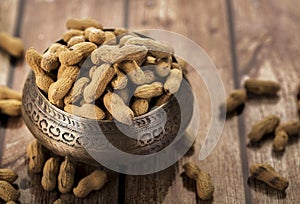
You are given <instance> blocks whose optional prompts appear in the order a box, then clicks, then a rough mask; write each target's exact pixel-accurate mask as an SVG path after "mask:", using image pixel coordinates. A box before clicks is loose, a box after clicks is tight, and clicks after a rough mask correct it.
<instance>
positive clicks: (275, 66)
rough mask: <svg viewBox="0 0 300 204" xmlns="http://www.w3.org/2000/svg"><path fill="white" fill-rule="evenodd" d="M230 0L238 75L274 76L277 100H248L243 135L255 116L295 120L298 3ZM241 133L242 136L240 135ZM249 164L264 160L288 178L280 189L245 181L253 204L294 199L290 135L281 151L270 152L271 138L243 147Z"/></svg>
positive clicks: (299, 162) (299, 150)
mask: <svg viewBox="0 0 300 204" xmlns="http://www.w3.org/2000/svg"><path fill="white" fill-rule="evenodd" d="M232 2H233V10H234V23H235V34H236V44H237V45H236V46H237V59H238V61H239V64H238V70H239V74H240V79H244V78H246V77H255V78H262V79H271V80H276V81H279V82H280V83H281V85H282V91H281V92H280V94H279V96H280V97H279V98H278V99H268V98H265V99H260V100H251V101H250V102H249V103H248V104H247V106H246V109H245V112H244V114H243V115H244V123H245V127H246V128H245V131H246V134H247V133H248V132H249V131H250V130H251V125H252V124H253V123H255V121H257V120H259V119H261V118H262V117H264V116H267V115H269V114H276V115H278V116H280V118H281V121H282V122H287V121H290V120H297V119H298V115H297V108H296V98H295V95H296V86H297V84H298V82H299V71H300V67H299V65H300V59H299V57H298V56H299V54H300V48H299V46H298V45H299V42H300V36H299V33H300V24H299V20H300V15H299V13H300V2H299V1H279V0H278V1H272V2H270V1H251V0H246V1H244V0H237V1H232ZM241 136H245V135H241ZM247 152H248V157H249V164H252V163H255V162H263V163H269V164H271V165H272V166H274V167H275V169H276V170H277V171H279V172H281V173H282V174H283V175H284V176H285V177H287V178H288V180H289V181H290V186H289V187H288V189H287V190H286V194H284V193H281V192H278V191H276V190H272V189H270V188H268V187H267V186H266V185H262V184H261V183H259V182H254V181H250V187H251V194H252V201H253V203H258V202H259V203H299V202H300V195H299V193H298V192H299V187H300V174H299V172H300V142H299V140H298V139H292V140H291V141H290V142H289V145H288V147H287V148H286V151H285V152H284V153H283V154H275V153H274V152H273V151H272V137H269V138H266V139H264V140H263V142H261V143H259V144H258V145H255V146H249V147H248V148H247Z"/></svg>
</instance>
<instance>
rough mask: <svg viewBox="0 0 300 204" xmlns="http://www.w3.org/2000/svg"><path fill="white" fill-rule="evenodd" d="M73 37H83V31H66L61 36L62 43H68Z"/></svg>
mask: <svg viewBox="0 0 300 204" xmlns="http://www.w3.org/2000/svg"><path fill="white" fill-rule="evenodd" d="M75 36H84V31H82V30H76V29H71V30H68V31H66V32H65V33H64V34H63V37H62V39H63V41H65V42H69V40H70V39H71V38H72V37H75Z"/></svg>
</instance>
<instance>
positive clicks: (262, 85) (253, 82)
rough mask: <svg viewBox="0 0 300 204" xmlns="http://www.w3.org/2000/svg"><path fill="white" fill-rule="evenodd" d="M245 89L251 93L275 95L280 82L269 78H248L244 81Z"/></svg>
mask: <svg viewBox="0 0 300 204" xmlns="http://www.w3.org/2000/svg"><path fill="white" fill-rule="evenodd" d="M245 89H246V91H247V92H248V93H251V94H256V95H267V96H276V94H277V92H278V91H279V90H280V84H279V83H278V82H275V81H269V80H259V79H248V80H246V81H245Z"/></svg>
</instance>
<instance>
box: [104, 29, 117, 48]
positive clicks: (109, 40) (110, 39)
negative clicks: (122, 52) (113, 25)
mask: <svg viewBox="0 0 300 204" xmlns="http://www.w3.org/2000/svg"><path fill="white" fill-rule="evenodd" d="M104 34H105V41H104V42H103V44H104V45H115V44H117V38H116V36H115V34H114V32H111V31H105V32H104Z"/></svg>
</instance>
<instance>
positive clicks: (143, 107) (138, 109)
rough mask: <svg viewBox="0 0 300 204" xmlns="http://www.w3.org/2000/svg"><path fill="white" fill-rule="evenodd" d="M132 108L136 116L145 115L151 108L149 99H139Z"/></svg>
mask: <svg viewBox="0 0 300 204" xmlns="http://www.w3.org/2000/svg"><path fill="white" fill-rule="evenodd" d="M131 109H132V111H133V113H134V115H135V116H140V115H143V114H145V113H147V111H148V109H149V102H148V100H147V99H137V100H135V101H134V102H133V104H132V105H131Z"/></svg>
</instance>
